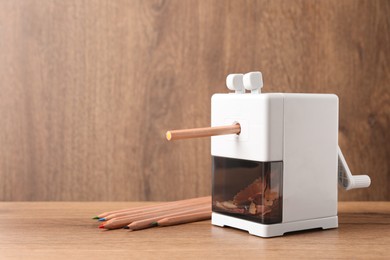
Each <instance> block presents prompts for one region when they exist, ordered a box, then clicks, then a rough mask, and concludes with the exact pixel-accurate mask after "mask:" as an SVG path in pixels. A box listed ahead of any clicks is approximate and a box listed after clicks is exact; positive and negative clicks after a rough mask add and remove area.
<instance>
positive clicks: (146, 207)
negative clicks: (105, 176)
mask: <svg viewBox="0 0 390 260" xmlns="http://www.w3.org/2000/svg"><path fill="white" fill-rule="evenodd" d="M201 200H210V201H211V197H210V196H206V197H200V198H192V199H186V200H178V201H169V202H165V203H162V204H161V203H160V204H155V205H148V206H140V207H134V208H127V209H121V210H113V211H107V212H103V213H101V214H99V215H97V217H94V219H97V218H99V219H100V218H105V217H106V216H108V215H111V214H117V213H123V212H130V211H137V210H145V209H151V208H155V207H159V206H166V205H171V204H174V205H178V204H183V203H184V204H185V203H191V202H197V201H201Z"/></svg>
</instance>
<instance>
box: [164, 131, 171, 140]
mask: <svg viewBox="0 0 390 260" xmlns="http://www.w3.org/2000/svg"><path fill="white" fill-rule="evenodd" d="M165 137H166V138H167V140H168V141H170V140H171V139H172V134H171V131H168V132H167V133H166V134H165Z"/></svg>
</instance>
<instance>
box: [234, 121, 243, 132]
mask: <svg viewBox="0 0 390 260" xmlns="http://www.w3.org/2000/svg"><path fill="white" fill-rule="evenodd" d="M233 125H238V126H239V127H240V132H238V133H236V135H239V134H241V125H240V123H238V122H237V121H234V122H233Z"/></svg>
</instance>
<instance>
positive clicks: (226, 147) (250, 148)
mask: <svg viewBox="0 0 390 260" xmlns="http://www.w3.org/2000/svg"><path fill="white" fill-rule="evenodd" d="M234 122H238V123H239V124H240V125H241V133H240V134H239V135H236V134H233V135H221V136H213V137H211V154H212V155H214V156H223V157H228V158H237V159H244V160H253V161H262V162H264V161H281V160H282V159H283V94H261V95H252V94H215V95H213V97H212V100H211V126H222V125H229V124H233V123H234Z"/></svg>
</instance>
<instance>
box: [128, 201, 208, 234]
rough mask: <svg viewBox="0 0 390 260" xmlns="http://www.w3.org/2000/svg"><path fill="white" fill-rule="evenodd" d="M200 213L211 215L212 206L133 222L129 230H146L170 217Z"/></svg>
mask: <svg viewBox="0 0 390 260" xmlns="http://www.w3.org/2000/svg"><path fill="white" fill-rule="evenodd" d="M199 212H202V213H204V212H209V213H210V215H211V205H207V206H205V207H202V208H198V209H191V210H186V211H179V212H171V213H165V214H162V215H156V216H153V217H151V218H146V219H140V220H137V221H133V222H132V223H130V224H129V225H128V228H129V229H130V230H132V231H133V230H140V229H145V228H149V227H153V226H155V222H158V221H159V220H160V219H164V218H168V217H175V216H181V215H188V214H196V213H199Z"/></svg>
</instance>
